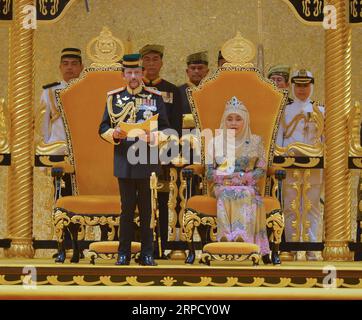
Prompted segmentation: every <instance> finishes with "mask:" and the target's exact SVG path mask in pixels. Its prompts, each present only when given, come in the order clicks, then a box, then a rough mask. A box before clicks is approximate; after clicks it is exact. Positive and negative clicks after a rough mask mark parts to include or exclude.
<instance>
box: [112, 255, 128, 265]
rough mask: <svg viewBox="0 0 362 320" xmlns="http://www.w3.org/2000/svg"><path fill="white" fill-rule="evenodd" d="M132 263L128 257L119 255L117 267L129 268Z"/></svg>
mask: <svg viewBox="0 0 362 320" xmlns="http://www.w3.org/2000/svg"><path fill="white" fill-rule="evenodd" d="M130 261H131V259H130V258H129V257H127V256H126V255H124V254H119V255H118V258H117V261H116V266H128V265H129V264H130Z"/></svg>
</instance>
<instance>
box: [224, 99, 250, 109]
mask: <svg viewBox="0 0 362 320" xmlns="http://www.w3.org/2000/svg"><path fill="white" fill-rule="evenodd" d="M225 109H226V111H227V112H228V113H239V112H248V109H246V107H245V105H244V104H243V103H242V102H241V101H240V100H239V99H238V98H237V97H235V96H234V97H232V98H231V99H230V100H229V101H228V102H226V108H225Z"/></svg>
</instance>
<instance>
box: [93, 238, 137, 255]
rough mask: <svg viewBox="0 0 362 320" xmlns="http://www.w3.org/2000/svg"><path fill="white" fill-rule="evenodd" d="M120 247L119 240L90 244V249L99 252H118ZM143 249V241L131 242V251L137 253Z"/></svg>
mask: <svg viewBox="0 0 362 320" xmlns="http://www.w3.org/2000/svg"><path fill="white" fill-rule="evenodd" d="M118 247H119V241H100V242H93V243H91V244H90V245H89V251H94V252H97V253H105V254H107V253H117V252H118ZM140 251H141V243H140V242H134V241H132V243H131V253H132V254H134V253H137V252H140Z"/></svg>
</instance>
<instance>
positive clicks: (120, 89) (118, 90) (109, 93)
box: [107, 87, 126, 96]
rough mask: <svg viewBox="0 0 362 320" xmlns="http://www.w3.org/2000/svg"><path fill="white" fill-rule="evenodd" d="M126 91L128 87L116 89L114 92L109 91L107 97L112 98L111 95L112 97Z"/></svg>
mask: <svg viewBox="0 0 362 320" xmlns="http://www.w3.org/2000/svg"><path fill="white" fill-rule="evenodd" d="M125 89H126V87H122V88H118V89H114V90H112V91H108V92H107V96H110V95H112V94H115V93H118V92H121V91H124V90H125Z"/></svg>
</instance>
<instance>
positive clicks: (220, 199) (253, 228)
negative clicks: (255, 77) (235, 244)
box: [206, 97, 270, 263]
mask: <svg viewBox="0 0 362 320" xmlns="http://www.w3.org/2000/svg"><path fill="white" fill-rule="evenodd" d="M220 129H221V130H219V132H218V133H219V134H217V135H216V136H215V138H214V139H212V140H211V142H210V143H209V144H208V146H209V148H208V150H207V155H208V157H207V159H206V163H207V171H206V172H207V179H208V180H209V181H210V182H213V183H214V192H215V196H216V198H217V240H218V241H243V242H249V243H255V244H257V245H259V247H260V251H261V254H262V255H263V261H264V262H266V263H269V262H270V258H269V253H270V249H269V241H268V237H267V231H266V215H265V211H264V206H263V201H262V198H261V196H260V194H259V192H258V186H257V181H258V179H260V178H261V177H262V176H264V174H265V168H266V162H265V154H264V153H265V152H264V147H263V142H262V139H261V137H260V136H257V135H254V134H252V133H251V131H250V123H249V112H248V110H247V109H246V107H245V106H244V105H243V104H242V102H240V101H239V100H238V99H237V98H236V97H233V98H232V99H231V100H230V101H228V102H227V104H226V108H225V111H224V114H223V117H222V120H221V124H220Z"/></svg>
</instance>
